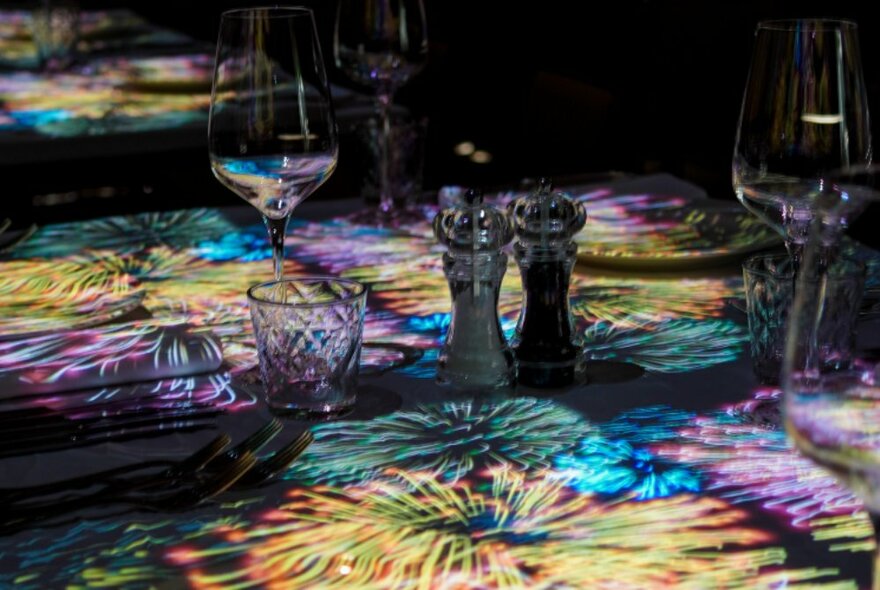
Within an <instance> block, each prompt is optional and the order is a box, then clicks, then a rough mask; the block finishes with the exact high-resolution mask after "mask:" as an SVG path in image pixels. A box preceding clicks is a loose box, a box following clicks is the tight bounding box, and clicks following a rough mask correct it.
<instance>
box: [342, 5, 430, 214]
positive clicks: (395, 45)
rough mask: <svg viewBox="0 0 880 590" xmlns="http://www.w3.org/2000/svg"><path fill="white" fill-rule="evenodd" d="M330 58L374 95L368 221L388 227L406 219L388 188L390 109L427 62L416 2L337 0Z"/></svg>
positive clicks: (398, 199) (424, 34)
mask: <svg viewBox="0 0 880 590" xmlns="http://www.w3.org/2000/svg"><path fill="white" fill-rule="evenodd" d="M333 52H334V55H335V57H336V65H337V67H338V68H339V69H341V70H342V71H343V72H345V74H346V75H348V76H349V77H350V78H351V79H352V80H354V81H355V82H357V83H359V84H362V85H365V86H369V87H370V88H372V89H373V91H374V92H375V93H376V107H377V111H378V114H379V174H378V177H379V207H378V211H375V212H374V217H375V218H374V219H373V220H372V221H375V222H379V223H383V222H389V221H390V222H392V223H393V222H394V221H395V220H396V219H399V218H402V217H405V216H406V212H405V205H406V200H407V195H396V194H395V190H394V183H393V182H392V180H393V179H392V166H391V164H392V160H391V153H392V152H391V106H392V103H393V100H394V94H395V92H396V91H397V89H398V88H400V87H401V86H403V85H404V84H406V83H407V82H408V81H409V80H410V78H412V77H413V76H414V75H415V74H416V73H418V71H419V70H421V68H422V67H423V66H424V64H425V62H426V60H427V55H428V39H427V30H426V25H425V9H424V6H423V5H422V0H339V5H338V10H337V14H336V28H335V34H334V39H333Z"/></svg>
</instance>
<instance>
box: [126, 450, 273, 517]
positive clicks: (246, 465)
mask: <svg viewBox="0 0 880 590" xmlns="http://www.w3.org/2000/svg"><path fill="white" fill-rule="evenodd" d="M256 463H257V458H256V457H255V456H254V454H253V453H250V452H244V453H242V455H241V456H240V457H239V458H237V459H235V460H234V461H233V462H232V463H230V464H229V466H228V467H227V468H226V469H224V470H223V471H220V472H218V473H216V474H214V475H213V476H211V477H210V478H208V479H206V480H204V481H203V482H202V483H200V484H199V485H197V486H196V487H193V488H187V489H185V490H182V491H180V492H176V493H175V494H174V495H172V496H170V497H167V498H165V499H163V500H159V501H152V502H149V504H153V507H155V508H158V509H160V510H161V509H175V508H176V509H181V508H189V507H191V506H195V505H197V504H200V503H201V502H204V501H205V500H207V499H209V498H212V497H214V496H216V495H218V494H221V493H223V492H225V491H226V490H228V489H229V488H230V487H231V486H232V485H233V484H234V483H235V482H237V481H238V480H239V479H241V477H242V476H243V475H245V474H246V473H247V472H248V471H250V470H251V468H252V467H253V466H254V465H256ZM132 503H134V504H137V502H132ZM144 505H145V506H146V505H148V504H144Z"/></svg>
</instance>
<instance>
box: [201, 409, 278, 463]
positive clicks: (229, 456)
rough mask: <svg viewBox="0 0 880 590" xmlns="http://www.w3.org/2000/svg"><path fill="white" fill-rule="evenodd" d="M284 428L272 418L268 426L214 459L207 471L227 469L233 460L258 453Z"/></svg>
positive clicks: (264, 426) (267, 423) (265, 425)
mask: <svg viewBox="0 0 880 590" xmlns="http://www.w3.org/2000/svg"><path fill="white" fill-rule="evenodd" d="M282 428H283V426H282V424H281V422H280V421H279V420H278V419H277V418H272V419H271V420H270V421H269V422H266V424H264V425H263V426H262V427H260V428H259V429H258V430H257V431H256V432H254V433H253V434H251V435H250V436H249V437H247V438H246V439H244V440H243V441H241V442H240V443H238V444H237V445H235V446H234V447H232V448H231V449H229V450H228V451H226V452H225V453H223V454H222V455H220V456H217V457H214V458H213V459H212V460H211V461H210V462H209V463H208V464H207V465H205V466H204V467H205V469H206V470H208V471H218V470H220V469H223V468H225V467H226V466H227V465H229V464H230V463H231V462H232V461H233V460H235V459H237V458H238V457H240V456H241V455H242V454H243V453H246V452H251V453H256V452H257V451H259V450H260V449H262V448H263V447H264V446H266V444H267V443H268V442H269V441H270V440H272V439H273V438H275V436H276V435H277V434H278V433H279V432H281V429H282Z"/></svg>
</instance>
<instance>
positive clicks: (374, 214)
mask: <svg viewBox="0 0 880 590" xmlns="http://www.w3.org/2000/svg"><path fill="white" fill-rule="evenodd" d="M346 220H348V221H350V222H351V223H355V224H357V225H370V226H374V227H388V228H399V227H403V226H409V225H413V224H417V223H424V222H430V221H431V214H430V212H429V211H427V210H426V209H425V208H424V207H416V206H411V207H402V208H394V209H382V208H380V207H370V208H369V209H364V210H362V211H358V212H357V213H352V214H351V215H349V216H347V217H346Z"/></svg>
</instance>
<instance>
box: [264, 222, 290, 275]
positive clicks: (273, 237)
mask: <svg viewBox="0 0 880 590" xmlns="http://www.w3.org/2000/svg"><path fill="white" fill-rule="evenodd" d="M288 221H290V215H285V216H284V217H278V218H272V217H265V216H264V217H263V222H264V223H265V224H266V229H267V230H268V231H269V243H271V244H272V262H273V263H274V265H275V280H276V281H280V280H281V279H283V278H284V236H285V234H286V233H287V222H288Z"/></svg>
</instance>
